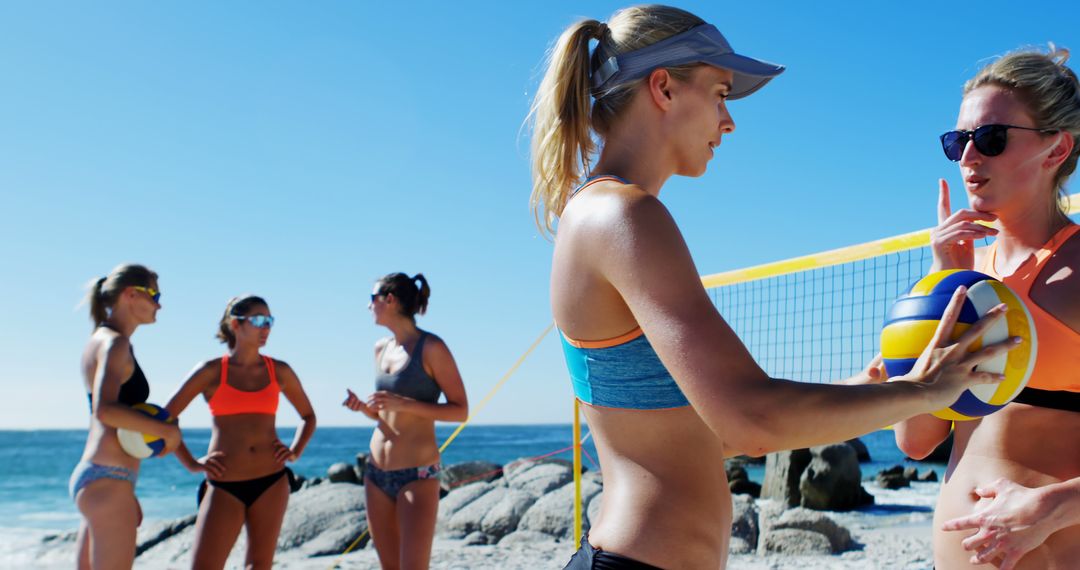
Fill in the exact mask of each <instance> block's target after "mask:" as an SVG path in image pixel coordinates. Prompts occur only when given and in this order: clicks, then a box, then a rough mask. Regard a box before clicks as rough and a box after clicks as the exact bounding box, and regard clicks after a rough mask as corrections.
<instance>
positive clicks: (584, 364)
mask: <svg viewBox="0 0 1080 570" xmlns="http://www.w3.org/2000/svg"><path fill="white" fill-rule="evenodd" d="M601 180H618V181H619V182H622V183H624V184H627V182H626V181H625V180H623V179H621V178H619V177H617V176H595V177H591V178H588V179H587V180H585V183H584V184H582V185H581V186H579V187H578V188H577V190H574V194H577V193H578V192H580V191H582V190H584V189H585V188H586V187H588V186H590V185H592V184H594V183H596V182H600V181H601ZM571 196H573V194H572V195H571ZM559 338H560V339H562V346H563V355H564V356H565V357H566V367H567V368H568V369H569V371H570V381H571V383H572V384H573V386H574V395H575V396H576V397H577V399H578V400H581V401H582V402H585V403H586V404H590V405H593V406H603V407H608V408H624V409H631V410H661V409H667V408H682V407H685V406H689V405H690V401H689V400H687V399H686V396H685V395H684V394H683V392H682V389H680V388H679V385H678V384H676V383H675V378H673V377H672V376H671V373H670V372H668V370H667V368H666V367H664V363H663V362H661V361H660V357H659V356H658V355H657V354H656V350H654V349H653V347H652V345H651V344H649V339H648V338H646V337H645V331H643V330H641V328H640V327H638V328H636V329H634V330H632V331H630V332H628V333H626V334H623V335H620V336H617V337H615V338H611V339H607V340H597V341H581V340H574V339H571V338H569V337H567V336H566V335H565V334H563V333H562V331H559Z"/></svg>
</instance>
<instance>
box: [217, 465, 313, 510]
mask: <svg viewBox="0 0 1080 570" xmlns="http://www.w3.org/2000/svg"><path fill="white" fill-rule="evenodd" d="M285 476H288V477H289V483H290V487H291V486H292V481H293V478H294V476H293V472H292V470H291V469H289V468H288V467H286V468H284V469H282V470H281V471H278V472H277V473H271V474H270V475H267V476H265V477H259V478H256V479H247V480H245V481H214V480H212V479H203V482H202V483H200V484H199V495H198V499H197V504H202V500H203V496H205V495H206V485H207V483H209V484H210V485H213V486H214V487H217V488H218V489H221V490H222V491H225V492H226V493H228V494H230V495H232V496H234V497H236V498H237V499H238V500H239V501H240V502H241V503H244V506H245V507H248V508H251V505H254V504H255V501H257V500H259V497H261V496H262V494H263V493H265V492H266V490H267V489H269V488H270V487H271V486H273V484H274V483H277V482H278V480H279V479H281V478H282V477H285Z"/></svg>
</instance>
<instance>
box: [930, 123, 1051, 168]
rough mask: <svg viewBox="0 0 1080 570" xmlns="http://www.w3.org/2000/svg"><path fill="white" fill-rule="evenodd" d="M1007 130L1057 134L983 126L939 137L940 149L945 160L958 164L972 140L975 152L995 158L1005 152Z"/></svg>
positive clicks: (1029, 128)
mask: <svg viewBox="0 0 1080 570" xmlns="http://www.w3.org/2000/svg"><path fill="white" fill-rule="evenodd" d="M1009 129H1021V130H1025V131H1035V132H1038V133H1043V134H1047V135H1052V134H1054V133H1056V132H1058V129H1038V128H1034V127H1018V126H1016V125H983V126H981V127H979V128H977V129H975V130H974V131H949V132H947V133H945V134H943V135H941V137H940V138H941V149H942V150H944V151H945V158H948V159H949V160H951V161H953V162H960V157H962V156H964V148H965V147H967V143H968V141H969V140H972V141H975V150H977V151H979V153H980V154H982V155H983V156H997V155H999V154H1001V153H1003V152H1005V143H1007V142H1008V139H1009V135H1008V133H1009Z"/></svg>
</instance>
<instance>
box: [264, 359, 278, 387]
mask: <svg viewBox="0 0 1080 570" xmlns="http://www.w3.org/2000/svg"><path fill="white" fill-rule="evenodd" d="M261 356H262V357H263V362H265V363H266V371H267V372H269V373H270V383H271V384H273V385H275V386H276V385H277V383H278V381H277V371H276V370H274V359H273V358H270V357H269V356H266V355H265V354H263V355H261Z"/></svg>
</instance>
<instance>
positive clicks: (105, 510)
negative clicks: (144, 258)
mask: <svg viewBox="0 0 1080 570" xmlns="http://www.w3.org/2000/svg"><path fill="white" fill-rule="evenodd" d="M160 299H161V293H160V292H158V280H157V274H156V273H154V272H153V271H150V270H149V269H147V268H146V267H144V266H142V265H121V266H119V267H117V268H116V269H114V270H113V271H112V273H110V274H109V275H108V276H106V277H102V278H100V279H98V280H97V281H95V282H94V284H93V286H92V287H91V288H90V292H89V294H88V295H87V302H88V303H89V305H90V319H91V320H92V321H93V323H94V332H93V333H92V334H91V335H90V341H89V342H88V343H87V344H86V348H85V349H84V350H83V356H82V372H83V387H84V389H85V390H86V397H87V399H88V400H89V404H90V430H89V433H88V434H87V438H86V447H85V448H84V450H83V455H82V459H81V460H80V461H79V464H78V465H77V466H76V467H75V471H74V472H73V473H72V474H71V481H70V484H69V490H70V492H71V498H72V499H73V500H74V501H75V504H76V505H77V506H78V508H79V512H80V513H81V514H82V517H83V521H82V524H81V525H80V526H79V534H78V541H77V549H78V550H77V552H78V562H77V565H78V567H79V568H80V569H89V568H131V566H132V564H133V563H134V561H135V530H136V528H137V527H138V526H139V523H141V522H142V510H141V509H140V508H139V501H138V499H136V498H135V480H136V479H137V477H138V474H139V460H138V459H137V458H135V457H132V456H131V455H128V454H127V453H126V452H125V451H124V450H123V448H121V447H120V441H119V440H118V439H117V437H116V430H117V429H118V428H124V429H129V430H133V431H138V432H142V433H144V434H150V435H155V436H158V437H160V438H163V439H164V440H165V452H166V453H168V452H170V451H172V450H173V449H174V448H176V446H177V445H178V444H179V442H180V429H179V428H178V427H177V426H176V424H170V423H165V422H162V421H159V420H156V419H153V418H151V417H149V416H147V415H145V414H143V413H140V412H138V411H136V410H133V409H132V408H131V406H133V405H135V404H141V403H143V402H145V401H146V399H147V398H148V397H149V395H150V384H149V383H148V382H147V380H146V376H145V375H144V374H143V371H142V368H140V367H139V363H138V361H136V360H135V351H134V349H133V348H132V345H131V336H132V335H134V334H135V330H136V329H138V328H139V326H140V325H147V324H151V323H153V322H154V321H156V320H157V312H158V310H159V309H161V305H160V304H159V303H158V301H159V300H160Z"/></svg>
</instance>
